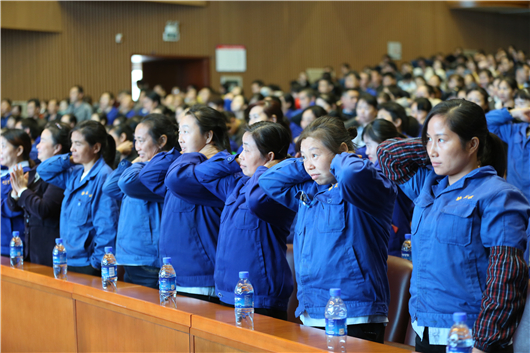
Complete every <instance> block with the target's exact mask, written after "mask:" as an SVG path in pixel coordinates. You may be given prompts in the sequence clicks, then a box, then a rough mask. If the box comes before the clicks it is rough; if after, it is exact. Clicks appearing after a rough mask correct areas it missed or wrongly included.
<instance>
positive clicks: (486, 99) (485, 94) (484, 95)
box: [466, 86, 490, 113]
mask: <svg viewBox="0 0 530 353" xmlns="http://www.w3.org/2000/svg"><path fill="white" fill-rule="evenodd" d="M473 91H477V92H478V93H480V95H481V96H482V98H483V99H484V104H485V106H486V109H485V110H484V112H485V113H487V112H489V110H490V106H489V99H490V95H489V94H488V91H486V90H485V89H484V88H482V87H479V86H476V87H473V88H470V89H468V90H467V91H466V96H467V95H468V94H469V93H470V92H473Z"/></svg>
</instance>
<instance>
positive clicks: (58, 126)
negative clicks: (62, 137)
mask: <svg viewBox="0 0 530 353" xmlns="http://www.w3.org/2000/svg"><path fill="white" fill-rule="evenodd" d="M55 125H57V128H58V129H59V130H62V129H63V128H62V127H61V125H59V123H55Z"/></svg>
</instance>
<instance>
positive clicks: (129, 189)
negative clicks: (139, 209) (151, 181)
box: [118, 161, 164, 203]
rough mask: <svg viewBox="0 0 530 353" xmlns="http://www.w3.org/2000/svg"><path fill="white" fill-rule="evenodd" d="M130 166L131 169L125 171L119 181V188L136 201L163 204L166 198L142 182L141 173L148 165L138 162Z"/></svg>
mask: <svg viewBox="0 0 530 353" xmlns="http://www.w3.org/2000/svg"><path fill="white" fill-rule="evenodd" d="M122 162H123V161H122ZM120 164H121V163H120ZM128 164H129V167H128V168H127V169H125V170H124V171H123V173H122V174H121V177H120V180H118V186H119V188H120V189H121V191H122V192H123V193H124V194H126V195H127V196H129V197H133V198H135V199H140V200H145V201H151V202H158V203H163V202H164V198H163V197H162V196H159V195H157V194H155V193H154V192H152V191H151V190H149V189H148V188H147V187H146V186H145V185H144V184H142V182H141V181H140V172H141V171H142V169H143V168H144V167H145V165H146V163H145V162H137V163H134V164H131V163H130V162H128Z"/></svg>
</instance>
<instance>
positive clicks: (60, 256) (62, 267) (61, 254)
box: [52, 238, 68, 279]
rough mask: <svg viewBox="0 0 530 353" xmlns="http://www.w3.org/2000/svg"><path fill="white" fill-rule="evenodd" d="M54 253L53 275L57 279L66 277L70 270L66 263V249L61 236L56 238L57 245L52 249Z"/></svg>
mask: <svg viewBox="0 0 530 353" xmlns="http://www.w3.org/2000/svg"><path fill="white" fill-rule="evenodd" d="M52 255H53V275H54V276H55V278H57V279H66V273H67V271H68V268H67V265H66V249H65V248H64V245H63V240H62V239H61V238H57V239H55V247H54V248H53V251H52Z"/></svg>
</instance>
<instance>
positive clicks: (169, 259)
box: [162, 257, 171, 265]
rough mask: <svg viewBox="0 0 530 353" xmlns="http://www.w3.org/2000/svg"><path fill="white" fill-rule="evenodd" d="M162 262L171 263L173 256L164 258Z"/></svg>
mask: <svg viewBox="0 0 530 353" xmlns="http://www.w3.org/2000/svg"><path fill="white" fill-rule="evenodd" d="M162 262H163V263H164V265H168V264H171V257H164V258H162Z"/></svg>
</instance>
